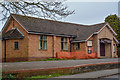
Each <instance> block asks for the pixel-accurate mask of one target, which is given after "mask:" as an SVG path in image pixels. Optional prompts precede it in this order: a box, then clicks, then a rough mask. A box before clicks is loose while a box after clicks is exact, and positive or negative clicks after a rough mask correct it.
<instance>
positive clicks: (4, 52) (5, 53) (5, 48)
mask: <svg viewBox="0 0 120 80" xmlns="http://www.w3.org/2000/svg"><path fill="white" fill-rule="evenodd" d="M4 41H5V46H4V62H6V40H4Z"/></svg>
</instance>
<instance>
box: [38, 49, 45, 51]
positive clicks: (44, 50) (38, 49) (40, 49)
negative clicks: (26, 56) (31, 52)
mask: <svg viewBox="0 0 120 80" xmlns="http://www.w3.org/2000/svg"><path fill="white" fill-rule="evenodd" d="M38 50H39V51H47V49H38Z"/></svg>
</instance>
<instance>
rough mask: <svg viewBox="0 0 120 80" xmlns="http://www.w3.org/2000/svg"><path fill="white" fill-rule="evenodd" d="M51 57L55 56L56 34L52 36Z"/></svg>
mask: <svg viewBox="0 0 120 80" xmlns="http://www.w3.org/2000/svg"><path fill="white" fill-rule="evenodd" d="M52 57H56V36H53V55H52Z"/></svg>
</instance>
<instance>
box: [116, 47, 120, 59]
mask: <svg viewBox="0 0 120 80" xmlns="http://www.w3.org/2000/svg"><path fill="white" fill-rule="evenodd" d="M117 55H118V57H120V48H118V49H117Z"/></svg>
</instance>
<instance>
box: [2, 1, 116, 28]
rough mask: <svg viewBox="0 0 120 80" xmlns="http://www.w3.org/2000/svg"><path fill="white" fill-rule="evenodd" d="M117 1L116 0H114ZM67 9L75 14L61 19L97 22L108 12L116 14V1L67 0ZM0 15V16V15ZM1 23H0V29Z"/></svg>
mask: <svg viewBox="0 0 120 80" xmlns="http://www.w3.org/2000/svg"><path fill="white" fill-rule="evenodd" d="M116 1H117V0H116ZM66 5H68V7H69V10H75V14H73V15H70V16H68V17H67V18H66V19H64V20H63V21H65V22H71V23H78V24H85V25H86V24H87V25H90V24H97V23H101V22H104V19H105V17H107V16H108V15H110V14H118V2H73V1H72V2H67V3H66ZM0 17H2V16H0ZM2 27H3V25H2V23H0V30H1V29H2Z"/></svg>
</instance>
